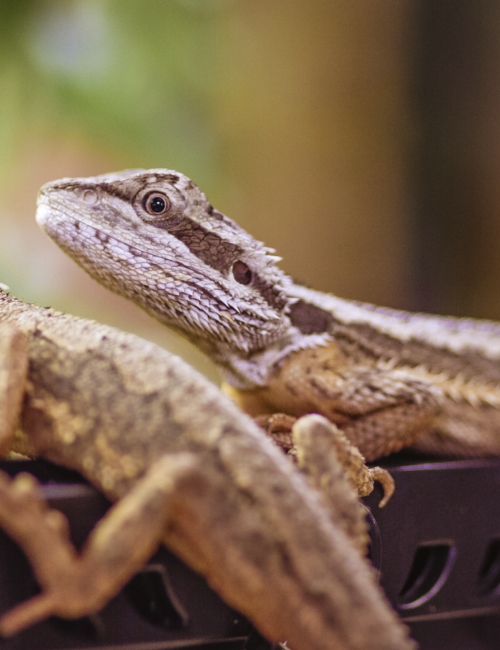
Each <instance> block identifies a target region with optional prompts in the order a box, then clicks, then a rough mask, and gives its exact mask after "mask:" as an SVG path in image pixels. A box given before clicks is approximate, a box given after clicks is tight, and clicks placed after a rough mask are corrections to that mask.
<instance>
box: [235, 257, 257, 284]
mask: <svg viewBox="0 0 500 650" xmlns="http://www.w3.org/2000/svg"><path fill="white" fill-rule="evenodd" d="M232 270H233V276H234V279H235V280H236V282H239V283H240V284H250V282H251V281H252V277H253V273H252V271H251V270H250V268H249V266H248V265H247V264H245V262H242V261H241V260H236V262H235V263H234V264H233V269H232Z"/></svg>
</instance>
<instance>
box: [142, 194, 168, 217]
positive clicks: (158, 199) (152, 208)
mask: <svg viewBox="0 0 500 650" xmlns="http://www.w3.org/2000/svg"><path fill="white" fill-rule="evenodd" d="M142 203H143V206H144V209H145V210H146V212H148V213H149V214H152V215H154V216H158V215H161V214H165V212H168V210H169V209H170V201H169V200H168V199H167V197H166V196H165V195H164V194H161V193H160V192H150V193H149V194H146V196H145V197H144V200H143V202H142Z"/></svg>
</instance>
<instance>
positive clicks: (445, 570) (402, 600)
mask: <svg viewBox="0 0 500 650" xmlns="http://www.w3.org/2000/svg"><path fill="white" fill-rule="evenodd" d="M455 555H456V549H455V548H454V547H453V546H451V544H442V543H441V544H425V545H422V546H419V547H418V548H417V551H416V553H415V557H414V558H413V562H412V565H411V568H410V572H409V573H408V577H407V579H406V582H405V584H404V587H403V589H402V590H401V592H400V594H399V596H398V603H399V606H400V608H401V609H413V608H415V607H419V606H420V605H423V604H424V603H426V602H427V601H428V600H430V599H431V598H432V597H433V596H435V595H436V594H437V593H438V591H439V590H440V589H441V587H442V586H443V585H444V583H445V582H446V580H447V578H448V576H449V574H450V571H451V568H452V566H453V563H454V560H455Z"/></svg>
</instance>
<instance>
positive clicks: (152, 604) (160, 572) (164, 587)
mask: <svg viewBox="0 0 500 650" xmlns="http://www.w3.org/2000/svg"><path fill="white" fill-rule="evenodd" d="M125 593H126V594H127V597H128V598H129V600H130V601H131V603H132V604H133V605H134V607H135V608H136V610H137V611H138V612H139V613H140V614H141V615H142V616H144V618H145V619H146V620H147V621H149V622H150V623H153V625H160V626H162V627H164V628H167V629H169V630H180V629H181V628H183V627H185V626H186V625H187V622H188V617H187V614H186V612H185V611H184V609H183V607H182V605H181V604H180V602H179V601H178V599H177V597H176V596H175V593H174V591H173V589H172V588H171V587H170V585H169V580H168V575H167V572H166V571H165V567H164V566H163V565H161V564H158V565H157V564H150V565H148V566H146V567H145V568H144V569H143V570H142V571H140V572H139V573H138V574H137V575H135V576H134V577H133V578H132V580H131V581H130V582H129V583H128V585H127V587H126V588H125Z"/></svg>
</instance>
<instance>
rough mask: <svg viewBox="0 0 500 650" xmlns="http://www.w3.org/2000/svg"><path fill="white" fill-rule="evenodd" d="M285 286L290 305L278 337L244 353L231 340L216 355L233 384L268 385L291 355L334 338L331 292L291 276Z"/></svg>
mask: <svg viewBox="0 0 500 650" xmlns="http://www.w3.org/2000/svg"><path fill="white" fill-rule="evenodd" d="M285 286H286V289H285V291H284V292H283V295H284V298H285V299H286V302H287V309H286V312H285V313H283V315H282V326H283V328H282V334H281V335H280V336H279V338H277V339H275V340H273V341H272V342H271V343H269V344H268V345H267V346H266V347H265V348H264V349H261V350H258V351H255V352H253V353H252V354H250V355H242V354H241V353H240V352H238V351H236V350H235V349H234V348H233V347H232V346H231V344H228V345H227V346H225V348H224V349H223V350H221V351H220V353H219V354H216V356H215V357H214V360H215V362H216V363H217V364H218V365H219V366H220V367H222V369H223V374H224V379H225V381H226V382H227V383H228V384H230V385H231V386H233V387H235V388H238V389H243V390H250V389H254V388H258V387H262V386H265V385H266V384H267V383H268V380H269V377H270V376H271V374H272V373H273V372H274V371H275V369H276V368H277V367H279V366H280V365H281V364H282V363H283V361H284V360H285V359H287V358H288V357H289V356H290V355H292V354H294V353H295V352H298V351H300V350H305V349H310V348H315V347H320V346H324V345H327V344H328V343H329V342H330V341H331V340H332V336H331V330H332V323H333V320H334V319H333V315H332V313H331V311H330V310H329V309H328V305H327V304H326V303H327V301H328V298H329V296H328V295H327V294H324V293H321V292H319V291H313V290H311V289H308V288H306V287H303V286H300V285H298V284H295V283H294V282H293V281H292V280H291V279H290V278H287V283H286V285H285Z"/></svg>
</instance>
